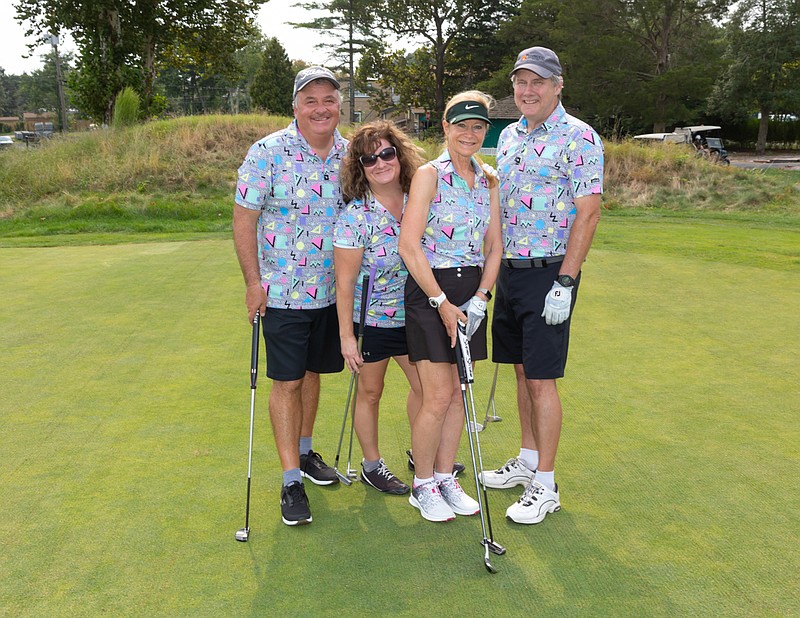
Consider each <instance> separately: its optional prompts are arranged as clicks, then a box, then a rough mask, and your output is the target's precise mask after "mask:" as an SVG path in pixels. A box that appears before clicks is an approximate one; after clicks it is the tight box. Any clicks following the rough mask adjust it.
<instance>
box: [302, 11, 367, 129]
mask: <svg viewBox="0 0 800 618" xmlns="http://www.w3.org/2000/svg"><path fill="white" fill-rule="evenodd" d="M374 4H375V2H374V0H327V1H321V2H304V3H299V4H296V5H295V6H299V7H302V8H304V9H307V10H309V11H324V12H325V13H326V15H325V16H323V17H318V18H316V19H312V20H311V21H307V22H299V23H293V24H292V25H293V26H295V27H297V28H310V29H312V30H318V31H319V32H320V34H322V35H323V36H324V37H325V38H326V39H328V40H322V41H321V42H320V43H318V44H317V45H316V47H318V48H321V49H328V50H330V51H331V52H332V57H333V59H334V62H335V63H336V66H335V68H336V69H337V70H339V71H341V72H344V73H347V75H348V77H349V78H350V88H349V91H348V93H347V96H348V98H349V100H350V118H349V121H350V123H353V122H355V91H356V86H358V87H359V88H361V89H362V90H363V89H365V88H366V83H357V82H356V79H357V78H356V70H355V67H356V56H360V55H362V54H363V53H364V52H366V51H367V50H368V49H370V48H374V47H376V46H377V45H378V40H377V38H376V37H375V34H374V25H375V24H374V22H375V15H374V12H373V6H374Z"/></svg>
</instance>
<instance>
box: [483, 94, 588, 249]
mask: <svg viewBox="0 0 800 618" xmlns="http://www.w3.org/2000/svg"><path fill="white" fill-rule="evenodd" d="M527 128H528V123H527V121H526V119H525V118H524V117H523V118H521V119H520V120H519V121H518V122H516V123H514V124H511V125H509V126H507V127H506V128H505V129H503V132H502V133H501V134H500V139H499V141H498V144H497V171H498V172H499V175H500V214H501V217H502V221H501V223H502V230H503V248H504V252H503V257H504V258H509V259H518V258H529V257H547V256H558V255H564V254H565V253H566V251H567V243H568V242H569V234H570V229H571V227H572V222H573V221H574V220H575V215H576V213H577V211H576V209H575V198H578V197H584V196H587V195H592V194H599V193H602V192H603V143H602V141H601V140H600V136H599V135H598V134H597V133H596V132H595V131H594V129H592V127H590V126H589V125H588V124H586V123H585V122H583V121H581V120H578V119H577V118H575V117H574V116H570V115H569V114H567V113H566V111H565V110H564V107H563V106H562V105H561V104H560V103H559V104H558V107H556V109H555V111H554V112H553V113H552V114H551V115H550V117H549V118H548V119H547V121H545V122H544V123H543V124H542V125H541V126H539V127H536V128H535V129H534V130H533V131H531V132H530V133H528V132H527Z"/></svg>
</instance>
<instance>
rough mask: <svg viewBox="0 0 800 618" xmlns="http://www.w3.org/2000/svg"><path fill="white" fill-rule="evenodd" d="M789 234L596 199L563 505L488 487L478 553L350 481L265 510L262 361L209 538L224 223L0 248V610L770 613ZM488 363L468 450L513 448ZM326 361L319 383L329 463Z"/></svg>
mask: <svg viewBox="0 0 800 618" xmlns="http://www.w3.org/2000/svg"><path fill="white" fill-rule="evenodd" d="M92 236H93V237H96V238H102V235H101V233H97V234H95V235H92ZM187 236H188V237H192V235H191V234H188V235H187ZM123 237H124V236H119V235H117V236H115V238H117V239H119V238H123ZM61 238H64V237H61ZM129 238H130V237H129ZM132 238H135V239H148V240H153V239H155V238H157V235H155V236H154V235H152V234H145V235H142V236H140V235H134V236H133V237H132ZM798 247H800V243H798V242H797V230H796V229H793V228H792V227H790V226H787V225H785V224H781V225H771V224H768V223H762V224H760V225H751V226H748V225H743V224H742V223H741V222H733V223H731V222H727V223H726V222H725V221H724V220H721V221H720V220H717V219H707V218H684V219H680V218H678V217H677V216H675V215H673V216H671V217H658V216H654V215H653V216H651V215H647V216H641V215H640V216H635V217H626V216H610V217H606V218H605V219H604V220H603V222H602V223H601V227H600V229H599V231H598V237H597V240H596V243H595V248H594V249H593V250H592V252H591V254H590V258H589V261H588V262H587V263H586V266H585V269H584V281H583V284H582V287H581V291H580V303H579V306H578V310H577V313H576V316H575V319H574V330H573V343H572V351H571V356H570V362H569V366H568V368H567V376H566V378H565V379H564V380H562V381H561V383H560V389H561V393H562V398H563V402H564V407H565V427H564V433H563V438H562V443H561V449H560V452H559V460H558V468H557V475H558V481H559V483H560V485H561V489H562V502H563V510H562V511H561V512H560V513H557V514H555V515H553V516H550V517H548V518H547V520H546V521H545V522H544V523H543V524H541V525H538V526H532V527H521V526H516V525H513V524H511V523H509V522H507V521H506V520H505V519H504V518H503V512H504V509H505V507H506V506H507V505H508V504H510V503H511V502H512V501H513V500H514V499H515V498H516V496H517V493H516V492H515V491H501V492H496V491H493V492H491V494H490V503H491V504H490V508H491V514H492V516H493V523H494V528H495V536H496V538H497V539H498V541H500V542H502V543H503V544H504V545H505V546H506V547H507V548H508V554H507V555H505V556H502V557H495V558H494V563H495V565H496V566H497V567H498V569H499V571H500V572H499V573H498V574H497V575H494V576H492V575H489V574H487V573H486V571H485V570H484V568H483V565H482V552H481V547H480V546H479V544H478V540H479V539H480V525H479V522H478V521H477V520H476V519H474V518H465V517H460V518H458V519H457V520H456V521H455V522H453V523H452V524H446V525H433V524H430V523H427V522H424V521H423V520H422V519H421V518H420V517H419V515H418V513H417V511H416V510H415V509H413V508H412V507H411V506H409V505H408V503H407V501H406V499H405V498H397V497H386V496H381V495H377V494H376V493H375V492H372V491H371V490H368V489H367V488H365V487H364V486H362V485H358V484H356V485H354V486H352V487H350V488H347V487H341V486H340V487H334V488H319V487H311V488H310V489H309V495H310V499H311V506H312V509H313V513H314V523H313V524H312V525H311V526H307V527H304V528H300V529H290V528H288V527H286V526H284V525H283V524H281V523H280V518H279V510H278V491H279V485H280V469H279V465H278V461H277V457H276V455H275V451H274V445H273V442H272V437H271V431H270V428H269V421H268V417H267V408H266V402H267V398H268V393H269V381H268V380H266V379H264V378H263V376H262V378H261V379H260V380H259V388H258V391H257V404H256V413H257V425H256V435H255V453H254V473H253V502H252V511H251V526H252V531H251V540H250V542H248V543H247V544H240V543H236V542H235V541H234V539H233V533H234V532H235V530H237V529H238V528H239V527H241V526H242V525H243V520H244V495H245V479H246V463H247V429H248V422H249V402H250V394H249V378H248V370H249V341H250V336H249V333H250V330H249V325H248V324H247V321H246V319H245V317H244V315H243V313H244V308H243V289H242V282H241V275H240V273H239V269H238V265H237V263H236V259H235V256H234V254H233V249H232V243H231V241H230V240H229V239H228V238H224V239H214V238H211V239H208V240H202V241H197V242H183V241H182V242H151V243H147V244H120V245H115V246H66V247H49V248H24V247H16V248H14V247H12V248H5V249H2V250H0V289H2V290H3V302H2V303H0V323H1V324H2V325H3V328H2V329H0V349H2V350H3V354H2V356H0V376H1V378H0V379H1V380H2V393H3V396H2V399H1V400H0V414H2V416H1V417H0V418H2V425H1V427H2V459H1V461H2V467H0V537H1V538H2V540H3V551H2V552H0V576H1V577H2V581H3V585H2V586H0V615H8V616H37V617H38V616H73V615H81V616H96V615H101V614H105V615H113V616H150V615H153V616H262V615H301V616H312V615H323V616H331V615H355V616H376V615H403V616H412V615H415V616H420V615H425V616H428V615H431V616H439V615H441V616H446V615H477V614H481V615H483V614H486V615H492V616H518V615H521V614H522V613H527V612H530V611H534V610H532V609H531V608H532V607H534V604H533V602H534V599H535V601H536V604H535V607H536V610H535V611H536V613H541V614H543V615H545V614H547V615H570V616H598V615H609V616H688V615H704V616H718V615H724V616H785V615H796V614H797V613H798V607H800V590H799V588H798V583H797V572H798V570H799V569H800V554H798V552H797V549H796V548H797V546H798V542H799V541H800V538H799V537H800V529H798V526H797V513H798V511H799V510H800V489H798V484H797V477H798V474H799V473H800V465H798V464H799V463H800V449H798V444H800V431H799V429H800V423H799V422H798V416H797V402H798V401H800V386H798V385H800V369H798V365H797V350H798V349H800V318H798V311H797V307H798V306H800V285H798V283H800V281H799V277H798V252H800V249H798ZM262 370H263V367H262ZM491 375H492V370H491V365H488V364H486V363H482V364H480V365H479V367H478V370H477V377H476V379H477V383H476V385H475V393H476V397H477V399H478V404H479V414H482V413H483V410H484V409H485V408H484V406H485V402H486V400H485V394H486V393H487V392H488V387H489V382H490V380H491ZM512 382H513V381H512V375H511V371H510V369H509V368H503V370H502V371H501V373H500V384H499V387H498V396H497V405H498V411H499V413H500V415H501V416H502V417H503V418H504V420H503V422H502V423H499V424H494V425H491V426H490V427H489V428H488V429H487V430H486V431H485V432H484V433H483V434H482V436H481V438H482V439H481V444H482V447H483V452H484V461H485V463H486V465H487V467H488V466H494V465H498V464H499V463H501V462H502V461H504V460H505V458H507V457H508V456H510V455H511V454H513V453H515V451H516V449H517V448H518V442H519V428H518V424H517V422H516V420H515V416H516V412H515V407H514V390H513V383H512ZM347 383H348V378H347V376H346V375H344V374H340V375H336V376H329V377H326V378H325V379H324V380H323V393H322V401H321V405H320V415H319V418H318V422H317V430H316V432H315V433H316V436H315V448H317V449H318V450H320V451H322V453H323V454H324V455H325V456H326V457H327V458H328V459H329V460H332V458H333V455H334V453H335V449H336V442H337V440H338V434H339V429H340V424H341V416H342V409H343V404H344V399H345V396H346V389H347ZM403 394H404V388H403V384H402V378H401V375H400V373H399V371H397V370H396V368H394V367H393V368H392V370H391V373H390V377H389V380H388V385H387V390H386V393H385V397H384V405H383V410H382V421H381V445H382V451H383V455H384V456H385V458H386V460H387V462H388V463H389V465H390V466H391V467H392V468H394V469H395V470H396V471H397V472H399V473H401V476H402V477H403V478H405V479H406V480H408V479H409V474H408V472H407V471H406V470H405V469H404V467H403V466H404V461H405V459H404V454H403V451H404V449H405V448H407V447H408V445H409V437H408V427H407V423H406V421H405V415H404V411H403V406H402V404H401V402H402V400H403ZM356 457H360V452H359V451H358V450H357V449H356ZM460 459H461V460H462V461H468V454H467V450H466V448H465V446H464V445H463V444H462V451H461V455H460ZM464 484H465V487H466V488H467V490H468V491H470V492H472V493H474V486H473V483H472V482H470V481H465V483H464ZM386 590H392V591H393V592H392V593H391V594H387V593H386Z"/></svg>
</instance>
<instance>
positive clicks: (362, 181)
mask: <svg viewBox="0 0 800 618" xmlns="http://www.w3.org/2000/svg"><path fill="white" fill-rule="evenodd" d="M382 139H385V140H386V141H387V142H389V144H391V145H392V146H394V147H395V148H396V149H397V160H398V161H400V186H401V187H402V188H403V193H408V190H409V189H410V188H411V178H412V177H413V176H414V172H416V171H417V168H418V167H419V166H420V165H422V164H423V163H425V159H424V158H423V156H422V149H421V148H418V147H417V146H416V145H414V143H413V142H412V141H411V138H409V137H408V135H406V134H405V133H403V131H401V130H400V129H398V128H397V127H396V126H395V125H394V124H393V123H391V122H389V121H387V120H376V121H374V122H368V123H367V124H363V125H361V126H360V127H359V128H358V129H357V130H356V132H355V133H353V136H352V137H351V138H350V147H349V148H348V150H347V155H346V156H345V158H344V163H342V169H341V173H340V180H341V184H342V193H343V194H344V197H345V201H347V202H349V201H351V200H353V199H354V198H358V199H365V198H366V196H367V193H368V192H369V182H367V176H366V174H365V173H364V167H363V166H362V165H361V162H360V161H359V160H358V158H359V157H360V156H362V155H369V154H372V153H374V152H375V149H376V148H377V147H378V146H379V145H380V143H381V140H382Z"/></svg>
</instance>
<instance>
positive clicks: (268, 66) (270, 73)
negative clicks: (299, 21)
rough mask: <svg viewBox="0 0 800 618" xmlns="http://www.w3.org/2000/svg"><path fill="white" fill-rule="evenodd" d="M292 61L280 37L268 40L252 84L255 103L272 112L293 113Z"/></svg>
mask: <svg viewBox="0 0 800 618" xmlns="http://www.w3.org/2000/svg"><path fill="white" fill-rule="evenodd" d="M293 87H294V73H293V72H292V63H291V62H290V61H289V56H288V55H287V54H286V50H285V49H284V48H283V45H281V44H280V42H279V41H278V39H276V38H271V39H268V40H267V45H266V47H265V48H264V54H263V56H262V58H261V68H260V69H259V70H258V73H256V75H255V77H254V78H253V82H252V83H251V84H250V99H251V100H252V102H253V105H254V106H256V107H260V108H262V109H265V110H267V111H268V112H270V113H272V114H282V115H285V116H291V115H292V89H293Z"/></svg>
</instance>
